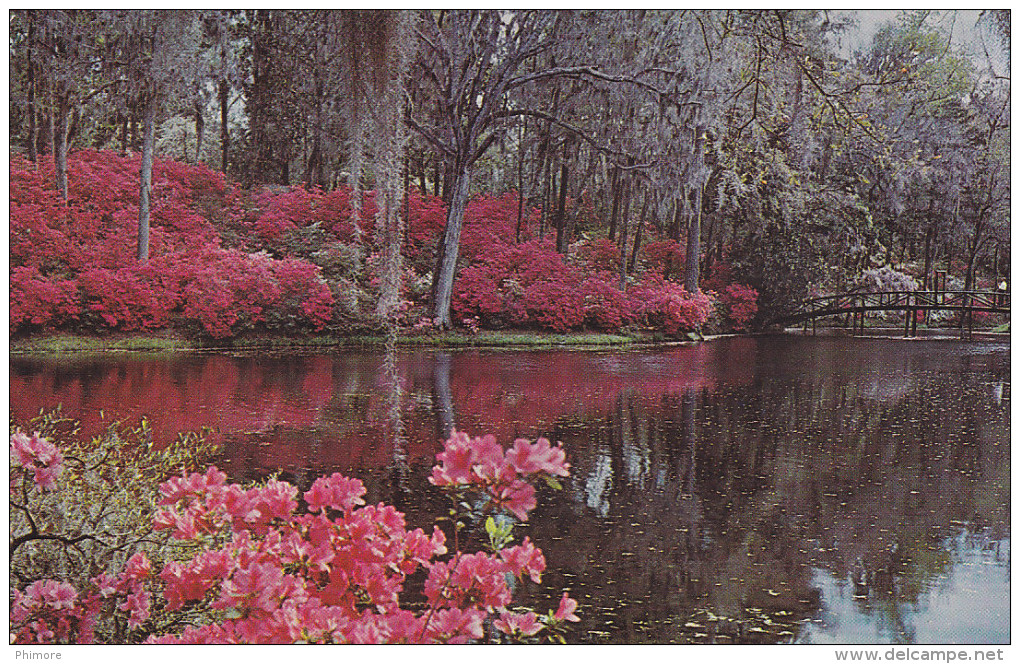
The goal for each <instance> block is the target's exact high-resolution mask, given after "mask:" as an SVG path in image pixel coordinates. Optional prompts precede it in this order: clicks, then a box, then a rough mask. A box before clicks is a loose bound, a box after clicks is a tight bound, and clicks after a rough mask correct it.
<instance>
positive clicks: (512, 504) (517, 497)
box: [490, 480, 538, 521]
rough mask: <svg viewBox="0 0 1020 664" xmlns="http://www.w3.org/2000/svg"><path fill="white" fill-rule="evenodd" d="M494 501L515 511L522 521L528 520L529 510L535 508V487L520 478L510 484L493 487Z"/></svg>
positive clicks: (515, 514) (491, 491) (491, 492)
mask: <svg viewBox="0 0 1020 664" xmlns="http://www.w3.org/2000/svg"><path fill="white" fill-rule="evenodd" d="M490 494H491V496H492V501H493V503H495V504H496V505H498V506H499V507H503V508H505V509H507V510H509V511H510V512H513V514H514V516H516V517H517V518H518V519H520V520H521V521H527V520H528V512H530V511H531V510H533V509H535V506H536V505H537V504H538V503H537V502H536V501H535V487H533V486H531V485H530V484H528V483H527V482H522V481H520V480H516V481H514V482H513V483H512V484H509V485H501V486H496V487H493V488H492V489H491V490H490Z"/></svg>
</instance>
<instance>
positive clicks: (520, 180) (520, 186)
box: [514, 118, 528, 244]
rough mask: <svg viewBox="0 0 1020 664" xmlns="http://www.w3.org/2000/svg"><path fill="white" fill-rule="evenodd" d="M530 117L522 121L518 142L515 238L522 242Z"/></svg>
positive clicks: (518, 242)
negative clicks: (525, 139)
mask: <svg viewBox="0 0 1020 664" xmlns="http://www.w3.org/2000/svg"><path fill="white" fill-rule="evenodd" d="M527 127H528V119H527V118H524V122H523V123H521V135H520V138H519V140H518V142H517V153H518V154H517V232H516V233H515V234H514V240H515V241H516V242H517V244H520V243H521V227H522V226H523V224H524V154H525V150H524V134H525V132H526V131H527Z"/></svg>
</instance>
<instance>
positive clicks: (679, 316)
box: [631, 274, 714, 336]
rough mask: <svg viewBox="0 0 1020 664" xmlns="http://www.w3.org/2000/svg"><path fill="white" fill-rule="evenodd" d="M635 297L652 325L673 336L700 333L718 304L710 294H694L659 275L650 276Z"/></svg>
mask: <svg viewBox="0 0 1020 664" xmlns="http://www.w3.org/2000/svg"><path fill="white" fill-rule="evenodd" d="M631 297H632V301H634V303H635V304H634V308H635V311H636V312H637V313H638V314H639V315H640V316H642V317H644V319H645V322H646V323H647V324H648V325H650V326H651V327H654V328H657V329H660V330H662V331H663V332H665V333H666V334H668V335H671V336H676V335H679V334H680V333H681V332H693V331H698V330H700V329H701V326H702V325H704V324H705V323H706V322H708V320H709V318H710V317H711V316H712V313H713V311H714V301H713V299H712V298H711V297H709V296H708V295H707V294H706V293H697V294H691V293H689V292H687V291H686V290H685V289H684V288H683V287H682V286H680V285H679V284H677V283H674V282H672V281H666V280H665V279H663V278H662V277H660V276H658V275H656V274H649V275H646V276H645V279H644V280H643V281H642V282H641V283H639V284H638V286H637V287H635V288H634V289H633V290H632V291H631Z"/></svg>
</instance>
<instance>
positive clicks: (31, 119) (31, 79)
mask: <svg viewBox="0 0 1020 664" xmlns="http://www.w3.org/2000/svg"><path fill="white" fill-rule="evenodd" d="M33 16H34V12H28V104H27V108H26V111H27V113H28V159H29V161H31V162H32V163H33V164H34V163H35V162H36V160H37V159H38V158H39V155H38V150H37V146H36V141H38V140H39V127H38V125H37V124H36V109H35V56H34V55H33V49H32V43H33V42H34V41H35V21H34V20H33V18H32V17H33Z"/></svg>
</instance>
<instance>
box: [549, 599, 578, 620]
mask: <svg viewBox="0 0 1020 664" xmlns="http://www.w3.org/2000/svg"><path fill="white" fill-rule="evenodd" d="M576 610H577V600H576V599H572V598H570V597H568V596H567V593H563V597H561V598H560V606H559V608H558V609H556V613H554V614H553V618H555V619H556V620H568V621H570V622H579V621H580V620H581V619H580V618H578V617H577V616H576V615H575V614H574V611H576Z"/></svg>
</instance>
